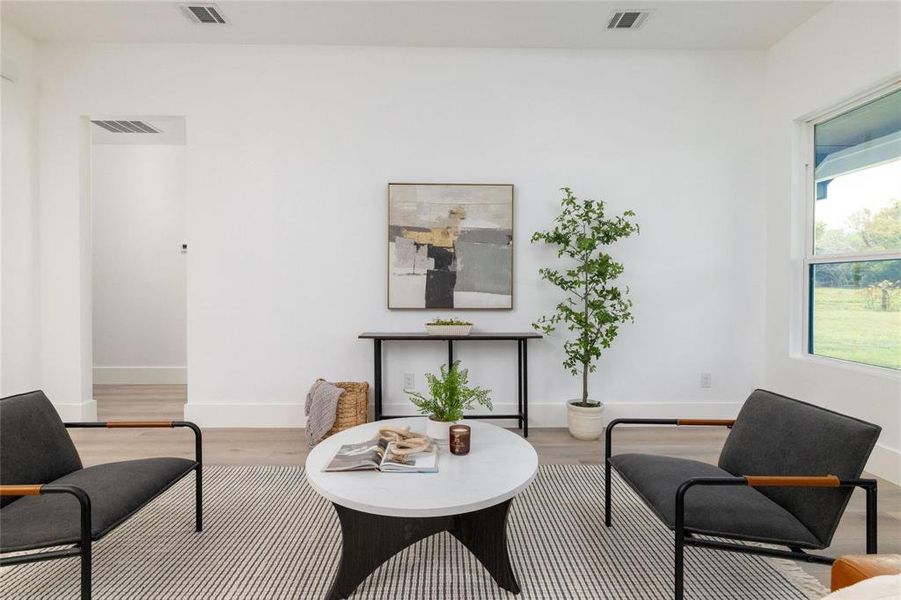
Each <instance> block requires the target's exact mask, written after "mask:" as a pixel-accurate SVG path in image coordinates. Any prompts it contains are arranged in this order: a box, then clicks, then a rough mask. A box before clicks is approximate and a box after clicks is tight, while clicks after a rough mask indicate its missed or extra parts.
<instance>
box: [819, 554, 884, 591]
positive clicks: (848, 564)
mask: <svg viewBox="0 0 901 600" xmlns="http://www.w3.org/2000/svg"><path fill="white" fill-rule="evenodd" d="M898 574H901V554H857V555H848V556H842V557H839V558H838V559H836V561H835V562H834V563H832V591H833V592H834V591H836V590H840V589H842V588H844V587H848V586H849V585H854V584H855V583H858V582H860V581H863V580H864V579H869V578H871V577H877V576H879V575H898Z"/></svg>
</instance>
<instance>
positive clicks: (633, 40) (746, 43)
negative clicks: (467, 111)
mask: <svg viewBox="0 0 901 600" xmlns="http://www.w3.org/2000/svg"><path fill="white" fill-rule="evenodd" d="M216 4H217V6H218V7H219V8H220V10H221V12H222V13H223V14H224V15H225V17H226V18H227V19H228V20H229V21H230V24H229V25H223V26H216V25H197V24H192V23H190V22H189V21H188V20H187V19H186V18H185V17H184V16H183V14H182V11H181V9H180V3H178V2H159V1H155V0H151V1H128V2H121V1H112V2H81V1H69V2H58V1H56V2H42V1H21V0H3V1H2V4H0V9H2V13H0V16H2V19H3V20H4V21H8V22H10V23H12V24H13V25H14V26H15V27H17V28H18V29H20V30H22V31H23V32H24V33H26V34H29V35H31V36H32V37H34V38H36V39H38V40H42V41H67V42H150V43H153V42H161V43H166V42H168V43H172V42H175V43H246V44H318V45H351V46H437V47H482V48H484V47H488V48H634V49H637V48H648V49H764V48H767V47H769V46H770V45H772V44H773V43H774V42H776V41H777V40H779V39H780V38H782V37H783V36H784V35H785V34H787V33H788V32H790V31H791V30H792V29H794V28H795V27H797V26H798V25H800V24H801V23H803V22H804V21H806V20H807V19H808V18H810V17H811V15H813V14H814V13H816V12H817V11H819V10H820V9H821V8H822V7H823V6H825V5H826V4H828V2H817V1H788V0H785V1H766V0H758V1H753V0H752V1H738V0H736V1H732V0H711V1H707V2H694V1H679V0H671V1H655V2H644V1H634V2H633V1H631V0H624V1H619V0H617V1H615V2H610V1H606V0H603V1H591V2H587V1H586V2H570V1H562V0H561V1H532V2H530V1H516V0H512V1H495V0H477V1H467V2H460V1H439V2H434V1H432V2H427V1H418V0H395V1H382V0H372V1H340V0H335V1H319V2H307V1H296V2H285V1H283V2H272V1H269V0H259V1H247V0H245V1H222V2H217V3H216ZM622 9H643V10H652V11H653V14H652V15H651V17H650V18H649V19H648V21H647V22H646V23H645V25H644V26H643V27H642V28H641V29H640V30H638V31H608V30H607V29H606V24H607V22H608V21H609V19H610V17H611V15H612V14H613V12H614V11H615V10H622Z"/></svg>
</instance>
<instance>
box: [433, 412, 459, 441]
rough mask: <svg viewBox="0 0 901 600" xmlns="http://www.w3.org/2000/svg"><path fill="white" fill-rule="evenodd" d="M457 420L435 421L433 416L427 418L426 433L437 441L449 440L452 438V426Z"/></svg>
mask: <svg viewBox="0 0 901 600" xmlns="http://www.w3.org/2000/svg"><path fill="white" fill-rule="evenodd" d="M456 423H457V422H456V421H434V420H432V417H428V418H427V419H426V420H425V433H426V435H427V436H429V437H430V438H432V439H433V440H435V441H436V442H447V441H448V439H449V438H450V426H451V425H455V424H456Z"/></svg>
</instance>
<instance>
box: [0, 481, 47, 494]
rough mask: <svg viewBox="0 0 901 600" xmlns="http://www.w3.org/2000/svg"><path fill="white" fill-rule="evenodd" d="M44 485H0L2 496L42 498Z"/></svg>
mask: <svg viewBox="0 0 901 600" xmlns="http://www.w3.org/2000/svg"><path fill="white" fill-rule="evenodd" d="M41 487H42V484H40V483H38V484H34V485H0V496H40V495H41Z"/></svg>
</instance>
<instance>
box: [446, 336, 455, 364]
mask: <svg viewBox="0 0 901 600" xmlns="http://www.w3.org/2000/svg"><path fill="white" fill-rule="evenodd" d="M453 366H454V340H447V368H448V369H450V368H451V367H453Z"/></svg>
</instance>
